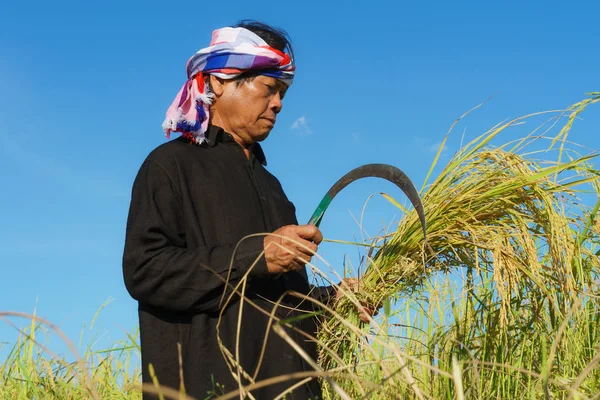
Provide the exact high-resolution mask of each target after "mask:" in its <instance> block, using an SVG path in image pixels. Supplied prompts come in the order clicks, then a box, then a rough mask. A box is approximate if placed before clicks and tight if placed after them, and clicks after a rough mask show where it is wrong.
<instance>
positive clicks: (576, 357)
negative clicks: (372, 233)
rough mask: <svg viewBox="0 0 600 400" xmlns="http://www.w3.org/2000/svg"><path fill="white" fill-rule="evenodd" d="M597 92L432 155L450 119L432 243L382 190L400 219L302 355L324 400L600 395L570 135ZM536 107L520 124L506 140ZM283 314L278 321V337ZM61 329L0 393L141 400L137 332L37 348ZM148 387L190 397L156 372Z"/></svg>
mask: <svg viewBox="0 0 600 400" xmlns="http://www.w3.org/2000/svg"><path fill="white" fill-rule="evenodd" d="M597 102H600V93H590V94H589V96H588V97H587V98H586V99H584V100H583V101H581V102H579V103H576V104H574V105H573V106H572V107H570V108H569V109H567V110H563V111H554V112H547V113H538V114H534V115H529V116H525V117H521V118H517V119H514V120H511V121H507V122H504V123H501V124H499V125H497V126H494V127H492V128H491V129H490V130H488V131H487V132H485V133H483V134H482V135H480V136H479V137H477V138H475V139H474V140H472V141H471V142H469V143H467V144H466V145H464V146H462V148H461V149H460V150H459V151H458V152H456V153H455V154H454V155H453V157H452V158H451V160H450V161H449V162H448V163H447V164H446V165H445V166H441V165H437V164H438V161H439V159H440V154H441V151H442V148H443V146H444V143H445V140H446V139H447V138H448V135H452V134H453V133H452V130H451V131H450V132H449V133H448V135H447V136H446V138H445V139H444V142H442V145H441V146H440V150H439V151H438V153H437V155H436V157H435V158H434V161H433V163H432V166H431V169H430V171H429V174H428V176H427V180H426V184H425V185H424V186H423V187H422V189H421V196H422V199H423V204H424V209H425V214H426V217H427V237H426V240H424V239H425V238H424V235H423V231H422V229H421V226H420V222H419V219H418V217H417V215H416V213H415V212H414V210H412V209H405V208H404V207H403V206H402V204H401V203H400V202H399V201H397V200H394V199H392V198H389V197H388V200H390V201H391V202H392V203H393V204H394V205H396V206H397V207H399V208H400V209H401V210H402V212H403V217H402V218H401V219H400V222H399V224H398V225H397V227H396V228H395V229H394V230H393V231H392V232H389V233H388V234H385V235H381V236H379V237H376V238H373V239H372V240H371V241H370V242H369V243H366V244H365V243H362V244H361V245H362V246H365V245H366V246H367V249H366V255H367V265H366V268H365V269H364V272H363V273H362V274H361V276H360V281H361V286H362V290H361V291H360V293H350V292H348V293H346V297H345V298H344V299H343V300H341V301H340V302H339V303H338V304H335V305H331V306H327V305H322V308H323V309H324V312H323V314H322V315H320V316H319V318H320V319H321V320H322V325H321V329H320V331H319V333H318V337H317V338H313V339H314V340H317V341H318V343H319V348H320V351H319V357H318V360H307V361H308V362H309V363H313V364H314V365H315V367H316V369H317V373H316V374H314V375H313V376H312V378H313V379H319V380H320V381H321V383H322V387H323V390H324V398H325V399H337V398H342V399H367V398H368V399H396V398H400V399H459V400H462V399H579V400H583V399H599V398H600V369H599V368H598V363H599V362H600V299H599V297H598V294H599V290H598V284H599V283H600V281H599V272H600V218H598V215H597V214H598V212H599V209H600V171H599V170H598V162H597V159H596V157H597V156H598V152H596V151H588V150H585V151H584V150H583V148H581V147H578V146H576V145H575V144H573V143H571V142H570V141H569V140H568V134H569V131H570V129H571V127H572V126H573V124H576V123H577V119H578V118H579V117H580V114H581V113H583V112H584V110H586V108H587V107H588V106H590V105H592V104H594V103H597ZM588 112H597V109H595V108H594V107H592V108H590V110H588ZM540 115H541V116H543V117H547V118H545V122H544V123H543V124H541V125H539V126H536V127H535V128H534V129H532V132H530V133H529V134H528V135H526V136H524V137H522V138H521V139H519V140H516V141H509V142H503V141H502V135H503V133H504V132H505V131H507V130H509V129H512V128H513V127H515V126H519V125H521V124H522V123H523V122H525V121H527V120H528V119H530V118H533V117H539V116H540ZM498 142H499V143H502V144H501V145H497V144H496V145H492V143H498ZM440 168H441V172H439V173H436V175H437V176H434V174H433V171H437V170H439V169H440ZM583 199H586V200H585V201H584V200H583ZM589 199H595V200H594V201H592V202H591V203H590V201H589ZM336 282H337V280H336ZM238 289H239V290H242V289H241V288H239V287H238ZM342 290H344V289H342ZM361 306H369V307H375V308H377V309H379V310H380V311H379V314H378V315H377V316H376V317H375V318H374V319H373V320H372V321H371V323H369V324H364V323H361V322H360V321H359V319H358V315H357V312H356V308H357V307H361ZM0 317H2V319H3V321H4V322H5V323H13V322H12V321H13V320H14V318H18V317H24V316H23V315H18V313H9V312H4V313H2V312H0ZM25 317H26V316H25ZM284 324H286V321H277V320H275V321H274V323H273V329H275V331H276V332H278V333H279V334H281V335H282V336H284V338H285V335H286V333H285V330H283V329H281V325H284ZM56 329H57V328H56V327H54V326H53V325H52V324H51V323H50V322H48V321H43V320H41V319H39V318H37V317H36V318H33V319H31V325H30V326H29V328H28V329H26V330H23V331H22V333H21V336H20V338H19V340H18V342H17V343H15V344H13V345H11V346H12V347H11V350H10V352H9V355H8V357H7V359H6V360H5V361H4V363H3V364H2V365H0V398H2V399H5V398H6V399H31V398H36V399H38V398H40V399H43V398H56V399H80V398H96V399H104V398H110V399H113V398H114V399H140V398H141V390H142V389H141V387H140V386H139V382H140V372H139V368H138V367H137V366H136V365H137V364H136V363H137V360H138V359H139V347H138V346H137V343H136V342H137V335H136V334H135V333H132V334H131V335H130V337H129V338H128V340H127V341H125V342H123V343H115V344H114V346H113V347H112V348H110V349H106V350H103V351H92V350H88V351H86V352H84V354H82V355H81V356H80V357H79V359H77V360H75V361H73V362H71V361H66V360H64V359H62V358H60V357H54V355H52V354H50V353H49V352H48V351H46V350H45V348H44V346H43V339H42V338H43V336H44V332H45V331H46V330H56ZM65 340H67V339H66V338H65ZM309 378H311V377H310V376H308V377H307V379H309ZM259 384H261V383H260V382H256V383H255V384H254V385H259ZM245 389H248V388H240V391H241V392H244V390H245ZM144 390H149V391H155V392H157V391H161V394H162V395H163V396H164V398H175V399H179V398H186V396H185V395H184V394H183V393H178V392H177V391H169V390H167V389H165V388H160V386H159V383H158V382H156V385H150V386H149V387H147V388H144ZM282 395H283V394H282ZM220 398H222V399H226V398H240V395H239V394H237V393H231V394H229V395H225V396H222V397H220ZM282 398H283V397H282Z"/></svg>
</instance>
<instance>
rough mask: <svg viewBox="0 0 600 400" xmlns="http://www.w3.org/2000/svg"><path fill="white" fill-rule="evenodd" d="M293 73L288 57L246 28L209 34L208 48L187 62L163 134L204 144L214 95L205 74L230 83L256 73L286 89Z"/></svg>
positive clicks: (168, 111)
mask: <svg viewBox="0 0 600 400" xmlns="http://www.w3.org/2000/svg"><path fill="white" fill-rule="evenodd" d="M295 69H296V67H295V65H294V61H293V60H292V59H291V57H290V56H289V55H288V54H286V53H284V52H281V51H279V50H277V49H274V48H272V47H270V46H269V45H268V44H267V43H266V42H265V41H264V40H263V39H262V38H261V37H259V36H258V35H256V34H255V33H254V32H251V31H249V30H248V29H245V28H229V27H226V28H221V29H217V30H215V31H214V32H213V34H212V40H211V43H210V46H209V47H206V48H204V49H202V50H199V51H198V52H197V53H196V54H194V55H193V56H192V57H191V58H190V59H189V60H188V62H187V76H188V81H187V82H186V83H185V84H184V85H183V87H182V88H181V90H180V91H179V93H178V94H177V96H176V97H175V100H173V103H172V104H171V106H170V107H169V109H168V110H167V113H166V119H165V121H164V122H163V125H162V127H163V130H164V131H165V134H166V136H167V137H170V134H171V132H181V134H182V135H183V136H185V137H188V138H189V139H191V140H194V141H195V142H196V143H198V144H200V143H202V142H204V140H205V132H206V130H207V128H208V122H209V107H210V104H212V101H213V93H211V92H210V91H209V90H207V88H206V85H205V83H204V78H205V76H206V75H207V74H210V75H215V76H217V77H219V78H222V79H233V78H236V77H238V76H240V75H241V74H243V73H244V72H247V71H256V72H258V73H259V74H261V75H266V76H270V77H273V78H276V79H279V80H281V81H283V82H284V83H285V84H287V85H288V86H289V85H290V84H291V83H292V80H293V79H294V72H295Z"/></svg>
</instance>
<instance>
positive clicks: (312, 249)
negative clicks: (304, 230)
mask: <svg viewBox="0 0 600 400" xmlns="http://www.w3.org/2000/svg"><path fill="white" fill-rule="evenodd" d="M296 247H297V248H298V251H299V252H302V254H308V255H310V256H313V255H314V254H315V253H316V252H317V250H318V249H319V246H317V245H316V244H314V243H313V242H309V241H308V240H304V239H300V240H299V241H298V243H297V244H296Z"/></svg>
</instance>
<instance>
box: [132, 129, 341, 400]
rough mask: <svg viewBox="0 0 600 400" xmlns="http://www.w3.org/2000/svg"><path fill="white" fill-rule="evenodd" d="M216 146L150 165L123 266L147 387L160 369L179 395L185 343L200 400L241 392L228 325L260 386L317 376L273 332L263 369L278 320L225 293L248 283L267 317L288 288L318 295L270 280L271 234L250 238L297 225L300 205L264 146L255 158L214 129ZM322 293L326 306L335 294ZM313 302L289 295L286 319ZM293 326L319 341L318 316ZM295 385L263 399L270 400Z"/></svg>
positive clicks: (300, 277)
mask: <svg viewBox="0 0 600 400" xmlns="http://www.w3.org/2000/svg"><path fill="white" fill-rule="evenodd" d="M207 139H208V140H207V142H205V143H203V144H202V145H196V144H191V143H190V142H189V140H187V139H184V138H178V139H175V140H172V141H170V142H168V143H165V144H163V145H161V146H159V147H158V148H157V149H155V150H154V151H152V152H151V153H150V155H149V156H148V157H147V159H146V160H145V161H144V163H143V164H142V166H141V168H140V170H139V172H138V175H137V177H136V179H135V183H134V185H133V191H132V199H131V206H130V211H129V217H128V221H127V232H126V241H125V251H124V256H123V271H124V279H125V285H126V287H127V290H128V291H129V293H130V294H131V296H132V297H133V298H134V299H136V300H138V302H139V322H140V341H141V351H142V377H143V381H144V382H152V378H151V376H150V373H149V369H148V364H150V363H151V364H152V366H153V368H154V371H155V375H156V377H157V378H158V381H159V383H160V384H162V385H166V386H170V387H173V388H179V386H180V385H179V384H180V379H179V361H178V350H177V343H180V344H181V347H182V360H183V365H182V367H183V375H184V383H185V387H186V391H187V393H188V394H189V395H191V396H194V397H196V398H198V399H205V398H210V395H209V394H210V393H211V392H214V393H216V394H222V393H227V392H229V391H231V390H235V389H237V388H238V385H237V383H236V382H235V380H234V379H233V377H232V375H231V372H230V370H229V368H228V367H227V364H226V361H225V358H224V356H223V354H222V352H221V350H220V348H219V344H218V340H217V325H218V324H219V318H220V325H219V326H218V329H219V336H220V338H221V340H222V343H223V345H225V347H226V348H227V350H228V351H229V352H230V353H231V354H232V355H233V356H235V354H236V351H239V361H240V363H241V366H242V367H243V368H244V370H245V371H246V372H248V373H250V375H255V374H256V379H255V381H260V380H263V379H266V378H270V377H274V376H279V375H282V374H287V373H292V372H298V371H303V370H309V367H308V366H307V365H306V363H305V362H304V361H303V360H302V358H301V357H300V356H299V355H298V354H297V353H296V352H295V351H294V350H293V349H292V348H291V347H290V346H289V345H288V344H287V343H286V342H285V341H284V340H282V339H281V338H280V337H279V336H278V335H276V334H275V333H273V332H272V330H271V331H270V333H269V334H268V339H267V342H266V346H265V353H264V356H263V358H262V362H261V363H260V364H259V360H260V356H261V350H262V348H263V345H265V343H264V342H265V334H266V333H267V329H268V321H269V317H268V316H267V315H265V314H264V313H262V312H260V311H259V310H257V309H256V308H255V307H253V306H251V305H249V304H248V303H247V302H243V303H242V302H241V301H240V299H239V297H236V296H234V297H233V298H232V299H231V301H229V302H227V304H226V305H225V301H223V293H224V291H225V292H226V295H225V297H226V298H227V297H229V294H230V293H231V286H229V289H227V290H225V288H226V285H225V282H224V280H226V279H229V283H230V285H233V286H235V285H236V284H237V283H239V282H240V280H241V278H242V277H243V276H244V274H246V273H248V279H247V287H246V291H245V295H246V297H247V298H248V299H250V300H251V301H252V302H253V303H254V304H256V305H257V306H259V307H261V308H262V309H264V310H266V311H267V312H270V311H271V310H272V309H273V305H272V304H273V303H272V302H274V301H277V300H278V299H280V298H281V297H282V295H284V293H285V292H286V291H288V290H293V291H297V292H300V293H304V294H309V293H310V294H311V295H312V296H315V294H314V291H311V289H313V288H311V286H310V285H309V283H308V280H307V275H306V271H305V270H303V271H301V272H289V273H286V274H283V275H281V276H279V277H273V276H270V275H269V274H268V269H267V266H266V263H265V260H264V257H259V256H260V254H261V252H262V251H263V239H264V235H258V236H253V237H248V236H249V235H253V234H257V233H263V234H264V233H268V232H273V231H275V230H276V229H278V228H280V227H282V226H284V225H290V224H297V220H296V216H295V208H294V205H293V204H292V203H291V202H290V201H289V200H288V199H287V197H286V195H285V193H284V192H283V189H282V187H281V184H280V183H279V181H278V180H277V179H276V178H275V177H274V176H273V175H272V174H271V173H269V172H268V171H267V170H266V168H265V165H266V161H265V157H264V154H263V152H262V150H261V147H260V145H258V144H255V145H253V146H251V148H250V154H251V155H250V159H248V158H247V157H246V155H245V153H244V150H243V149H242V147H241V146H240V145H238V144H237V143H236V142H235V141H234V140H233V138H232V137H231V135H229V134H227V133H226V132H224V131H223V130H222V129H220V128H218V127H215V126H211V127H210V128H209V131H208V132H207ZM242 239H243V240H242ZM248 271H249V272H248ZM316 289H322V288H316ZM317 292H318V297H320V299H321V300H324V297H325V296H326V295H329V294H330V289H329V290H317ZM299 302H300V303H301V304H299ZM307 303H308V302H307V301H304V302H301V301H300V300H299V299H298V298H295V297H291V296H287V297H285V298H284V300H283V302H282V304H283V305H284V307H278V308H277V309H276V315H277V316H278V317H279V318H282V317H288V316H289V315H292V316H294V315H298V314H299V313H300V312H301V311H298V310H299V309H300V310H302V309H304V310H309V309H310V306H307ZM242 304H243V306H242ZM285 306H287V307H285ZM290 307H291V308H296V310H293V311H290V310H289V308H290ZM240 308H242V322H241V325H240V327H239V329H240V335H239V343H237V345H236V337H238V336H237V334H238V317H239V314H240ZM293 324H294V325H295V326H297V327H298V328H300V329H302V330H303V331H304V332H307V333H310V334H312V335H314V334H315V319H314V318H307V319H301V320H299V321H296V322H293ZM287 332H288V333H289V334H290V335H291V336H292V338H294V339H295V341H296V342H297V343H299V344H300V345H301V346H302V347H303V348H304V350H305V351H306V352H307V353H308V354H309V355H310V356H311V357H312V358H313V359H315V358H316V348H315V345H314V343H310V342H309V341H307V340H306V339H305V338H304V337H302V335H299V334H298V333H296V332H294V331H293V330H290V329H288V330H287ZM236 347H237V349H238V350H236ZM243 382H245V383H247V382H248V380H247V379H243ZM292 383H293V382H286V383H284V384H279V385H273V386H269V387H266V388H264V389H260V390H257V391H254V392H252V394H253V395H254V396H255V398H257V399H271V398H274V397H276V396H277V395H278V394H279V393H281V392H282V391H283V390H284V389H285V388H287V387H289V386H291V384H292ZM292 394H293V397H290V396H289V395H288V397H287V398H294V399H308V398H317V397H318V396H320V390H319V387H318V383H317V381H316V380H313V381H312V382H311V383H309V384H307V385H304V386H301V387H299V388H298V389H296V390H295V391H294V392H293V393H292ZM145 398H152V397H150V396H145Z"/></svg>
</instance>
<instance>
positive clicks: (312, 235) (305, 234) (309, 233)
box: [296, 225, 323, 244]
mask: <svg viewBox="0 0 600 400" xmlns="http://www.w3.org/2000/svg"><path fill="white" fill-rule="evenodd" d="M296 234H297V235H298V236H300V237H301V238H303V239H306V240H310V241H312V242H315V243H316V244H320V243H321V242H322V241H323V234H322V233H321V231H320V230H319V228H317V227H316V226H314V225H298V226H297V227H296Z"/></svg>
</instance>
